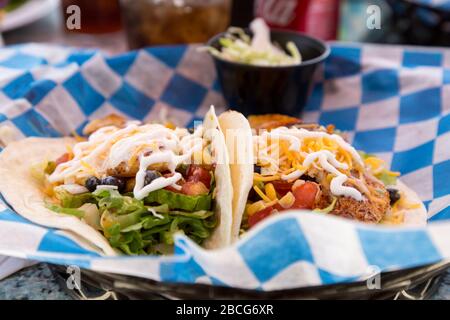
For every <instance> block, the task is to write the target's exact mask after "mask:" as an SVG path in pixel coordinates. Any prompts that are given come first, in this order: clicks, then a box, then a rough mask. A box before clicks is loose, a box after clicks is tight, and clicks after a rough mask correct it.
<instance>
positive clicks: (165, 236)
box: [49, 189, 217, 255]
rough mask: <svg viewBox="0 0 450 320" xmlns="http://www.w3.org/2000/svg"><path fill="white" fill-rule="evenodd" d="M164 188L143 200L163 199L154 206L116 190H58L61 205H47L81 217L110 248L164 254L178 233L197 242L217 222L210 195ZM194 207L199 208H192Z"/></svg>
mask: <svg viewBox="0 0 450 320" xmlns="http://www.w3.org/2000/svg"><path fill="white" fill-rule="evenodd" d="M164 191H167V194H166V193H165V192H162V193H161V194H162V196H161V195H158V196H157V197H156V198H155V199H156V200H158V201H156V200H154V199H153V198H150V201H147V200H148V199H146V203H149V204H154V203H159V201H161V202H163V203H161V204H160V205H157V206H149V205H146V204H145V203H144V201H141V200H137V199H135V198H133V197H131V196H128V195H121V194H120V193H119V192H118V191H117V190H106V189H104V190H97V191H95V192H93V193H85V194H79V195H71V194H69V193H68V192H66V191H60V192H58V195H57V197H58V199H59V200H60V203H61V205H54V204H52V205H49V208H50V209H51V210H53V211H55V212H59V213H65V214H70V215H74V216H76V217H79V218H81V219H83V220H85V221H86V222H87V223H88V224H89V225H91V226H93V227H94V228H96V229H99V230H100V231H102V232H103V234H104V235H105V237H106V238H107V239H108V241H109V243H110V244H111V246H112V247H114V248H117V249H119V250H121V251H122V252H123V253H125V254H129V255H135V254H163V253H167V252H169V251H170V250H169V248H170V246H172V245H173V242H174V235H175V234H176V233H179V232H181V233H184V234H185V235H186V236H188V237H189V238H191V239H192V240H193V241H195V242H197V243H199V244H201V243H202V242H203V241H204V240H205V239H206V238H208V237H209V236H210V235H211V232H212V229H213V228H214V227H215V226H216V225H217V220H216V217H215V216H214V214H213V212H212V211H210V208H211V195H205V196H197V197H192V196H186V195H182V194H177V193H174V192H171V191H168V190H164ZM165 200H167V202H165ZM174 207H175V208H176V210H173V208H174ZM197 207H198V208H201V209H199V210H196V208H197ZM186 208H188V209H191V208H193V209H192V210H186ZM155 213H157V214H155Z"/></svg>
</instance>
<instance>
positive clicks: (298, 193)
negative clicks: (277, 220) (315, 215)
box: [292, 181, 319, 209]
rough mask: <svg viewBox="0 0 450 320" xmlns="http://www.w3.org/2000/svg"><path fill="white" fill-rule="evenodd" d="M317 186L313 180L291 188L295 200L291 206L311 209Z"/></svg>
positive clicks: (317, 190)
mask: <svg viewBox="0 0 450 320" xmlns="http://www.w3.org/2000/svg"><path fill="white" fill-rule="evenodd" d="M317 192H319V186H318V185H317V184H316V183H314V182H309V181H306V182H305V183H304V184H302V185H300V186H298V187H297V188H295V189H294V190H293V194H294V197H295V202H294V205H293V206H292V208H295V209H312V208H313V206H314V202H315V200H316V195H317Z"/></svg>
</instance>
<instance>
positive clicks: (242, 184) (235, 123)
mask: <svg viewBox="0 0 450 320" xmlns="http://www.w3.org/2000/svg"><path fill="white" fill-rule="evenodd" d="M219 123H220V125H221V128H222V132H223V133H224V134H225V137H226V139H225V142H226V147H227V150H228V154H229V155H230V157H232V156H233V157H232V159H230V170H231V181H232V183H233V202H232V205H233V223H232V226H231V242H235V241H237V239H238V238H239V230H240V228H241V223H242V216H243V214H244V210H245V205H246V203H247V198H248V193H249V192H250V189H251V188H252V186H253V138H252V131H251V128H250V124H249V122H248V121H247V119H246V118H245V117H244V116H243V115H242V114H241V113H239V112H236V111H227V112H225V113H222V114H221V115H220V116H219Z"/></svg>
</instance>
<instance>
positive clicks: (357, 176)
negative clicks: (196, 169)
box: [219, 111, 427, 241]
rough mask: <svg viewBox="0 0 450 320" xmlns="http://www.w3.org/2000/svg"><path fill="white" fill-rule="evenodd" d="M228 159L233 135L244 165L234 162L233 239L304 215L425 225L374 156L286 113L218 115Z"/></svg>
mask: <svg viewBox="0 0 450 320" xmlns="http://www.w3.org/2000/svg"><path fill="white" fill-rule="evenodd" d="M219 122H220V124H221V127H222V130H223V132H224V133H225V136H226V143H227V147H228V150H229V152H230V153H233V152H236V151H235V149H236V146H235V143H234V141H233V137H234V136H235V135H230V134H229V132H230V131H231V132H232V131H233V130H236V129H237V130H239V133H238V135H239V148H240V150H241V152H244V153H245V152H246V154H247V156H246V157H245V158H246V159H252V160H253V161H251V160H250V161H234V162H233V160H231V166H230V168H231V176H232V181H233V188H234V195H233V226H232V239H233V241H234V240H236V239H237V238H238V237H239V234H240V233H242V232H245V231H246V230H248V229H250V228H252V227H253V226H254V225H256V224H257V223H259V222H260V221H262V220H265V219H266V218H268V217H270V216H273V215H276V214H279V213H280V212H284V211H287V210H294V209H306V210H312V211H313V212H317V213H320V214H329V215H335V216H340V217H344V218H349V219H354V220H357V221H361V222H366V223H372V224H395V225H398V224H409V225H423V224H425V223H426V219H427V214H426V209H425V207H424V205H423V203H422V202H421V201H420V199H419V197H418V196H417V194H416V193H415V192H414V191H412V190H411V189H410V188H408V187H407V186H406V185H404V184H403V183H401V182H400V181H399V180H398V176H399V173H398V172H392V171H390V170H389V169H388V168H387V166H386V165H385V163H384V161H383V160H381V159H380V158H378V157H376V156H375V155H370V154H367V153H364V152H362V151H357V150H356V149H355V148H354V147H353V146H351V145H350V143H348V142H347V141H346V139H345V135H344V134H343V133H342V132H339V131H338V130H335V128H334V127H333V126H328V127H324V126H320V125H318V124H304V123H302V122H301V121H300V120H299V119H297V118H293V117H287V116H283V115H262V116H250V117H249V119H248V120H247V119H246V118H244V117H243V116H242V115H241V114H239V113H237V112H234V111H230V112H226V113H223V114H222V115H221V116H220V117H219Z"/></svg>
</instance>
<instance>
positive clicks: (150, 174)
mask: <svg viewBox="0 0 450 320" xmlns="http://www.w3.org/2000/svg"><path fill="white" fill-rule="evenodd" d="M159 177H161V173H159V172H158V171H155V170H147V171H146V172H145V179H144V185H145V186H146V185H148V184H150V183H152V181H153V180H155V179H157V178H159Z"/></svg>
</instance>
